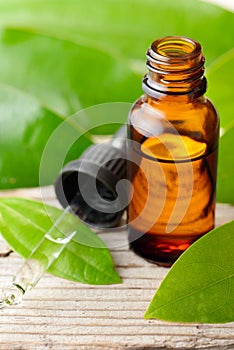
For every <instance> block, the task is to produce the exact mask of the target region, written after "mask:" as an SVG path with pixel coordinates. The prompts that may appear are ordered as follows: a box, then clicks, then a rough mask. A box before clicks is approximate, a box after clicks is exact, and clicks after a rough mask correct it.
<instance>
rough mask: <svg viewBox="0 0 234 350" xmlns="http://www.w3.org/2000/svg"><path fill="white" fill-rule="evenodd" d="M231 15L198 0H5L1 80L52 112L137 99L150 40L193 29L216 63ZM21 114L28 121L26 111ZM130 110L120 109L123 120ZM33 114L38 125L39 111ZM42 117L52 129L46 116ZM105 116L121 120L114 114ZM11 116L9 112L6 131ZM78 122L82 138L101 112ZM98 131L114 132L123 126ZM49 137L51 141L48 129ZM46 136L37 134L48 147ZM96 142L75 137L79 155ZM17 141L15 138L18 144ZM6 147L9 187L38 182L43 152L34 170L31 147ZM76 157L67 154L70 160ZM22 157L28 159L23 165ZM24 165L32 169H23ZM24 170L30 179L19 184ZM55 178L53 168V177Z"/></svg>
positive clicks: (0, 10)
mask: <svg viewBox="0 0 234 350" xmlns="http://www.w3.org/2000/svg"><path fill="white" fill-rule="evenodd" d="M38 14H40V15H38ZM232 18H233V14H232V13H230V12H228V11H226V10H223V9H221V8H219V7H217V6H214V5H211V4H206V3H203V2H200V1H196V0H191V1H190V2H188V1H186V0H178V1H177V2H171V1H170V0H165V1H159V0H146V1H144V5H143V4H142V1H140V0H136V1H135V0H134V1H133V0H125V1H123V0H120V1H117V0H110V1H109V0H97V1H96V2H95V6H94V3H93V0H87V1H85V2H83V1H81V0H77V1H73V0H67V1H59V2H57V1H54V0H8V1H3V0H0V28H1V36H0V49H1V55H0V82H2V83H4V84H7V85H11V86H12V87H16V88H17V89H20V90H21V91H24V92H27V93H28V94H30V95H31V96H33V97H35V98H36V99H37V100H38V101H39V103H40V104H41V105H43V106H45V107H47V110H48V109H49V110H51V111H54V113H52V114H59V115H60V114H62V115H64V116H66V117H67V116H68V114H70V113H73V112H75V111H76V110H77V109H81V108H83V107H85V106H90V105H94V104H98V103H103V102H110V101H111V102H112V101H120V102H121V101H129V102H133V101H134V100H135V98H136V97H137V96H139V95H140V94H141V88H140V85H141V76H142V74H143V72H145V71H146V69H145V63H144V61H145V58H144V52H145V51H146V49H147V47H148V46H149V44H150V42H152V41H153V40H154V39H155V38H158V37H160V36H164V35H168V34H170V35H171V34H180V35H181V34H183V35H187V36H191V37H193V38H194V39H197V40H198V41H200V42H201V43H202V45H203V47H204V52H205V55H206V57H207V62H208V63H209V62H211V61H212V60H213V59H215V58H217V57H218V56H219V55H220V54H223V53H224V52H226V51H227V50H230V48H231V47H232V44H233V43H232V35H231V33H232V32H233V21H232ZM204 28H205V29H206V30H205V34H206V35H204ZM224 28H225V31H224ZM220 33H221V34H222V36H221V37H220V35H221V34H220ZM225 33H226V35H225ZM219 38H220V39H219ZM139 71H140V72H141V74H139ZM229 85H230V84H228V86H229ZM215 89H216V90H217V88H215ZM212 94H213V93H212ZM216 94H217V93H216ZM222 99H223V97H222ZM221 102H222V101H221ZM8 107H9V108H10V106H9V105H8ZM217 107H218V109H219V106H217ZM11 108H13V109H14V106H13V107H12V106H11ZM45 109H46V108H45ZM20 113H21V115H22V119H23V120H24V119H25V117H24V111H23V110H21V112H20ZM126 115H127V113H126V114H124V115H121V117H120V120H119V122H122V121H123V119H124V118H126ZM0 118H1V119H3V118H2V116H0ZM34 118H35V124H36V121H37V116H35V115H34ZM26 119H27V118H26ZM102 120H103V118H102ZM42 122H43V127H44V128H45V129H46V126H45V125H46V124H47V118H44V119H43V121H42ZM106 122H108V123H111V122H115V123H116V118H115V117H113V113H110V114H109V116H108V118H107V119H106ZM12 123H13V121H12V118H11V117H10V116H9V115H8V118H7V119H6V122H5V124H6V128H5V129H4V132H5V135H6V136H7V130H10V128H11V126H12ZM23 124H24V125H25V128H26V123H23ZM32 124H33V122H32ZM78 125H79V132H78V133H77V137H79V136H80V134H81V132H82V131H83V130H87V126H88V128H93V127H94V126H96V125H97V121H96V116H95V113H93V114H92V115H87V114H86V115H85V117H80V119H79V120H78ZM55 127H56V125H54V126H53V127H52V126H51V130H52V129H53V128H55ZM27 129H29V127H28V128H27ZM19 130H21V131H22V134H21V135H19V134H18V138H20V137H21V139H23V137H24V132H25V130H23V129H22V128H19ZM98 130H99V132H102V133H104V132H107V133H113V132H114V131H115V130H116V127H114V126H113V127H109V128H108V129H106V131H105V129H104V128H102V129H100V128H99V129H98ZM34 132H35V131H34ZM34 132H33V134H34ZM12 135H13V134H12ZM27 135H29V136H30V132H28V133H27ZM29 136H28V137H29ZM44 136H45V137H44V141H45V139H46V137H48V136H49V134H48V132H45V133H44ZM86 139H87V138H86ZM44 141H42V140H40V138H38V140H37V145H38V147H39V146H40V147H41V149H42V148H43V145H44V144H45V142H44ZM89 143H90V142H86V143H85V142H84V144H81V143H80V142H79V143H78V144H76V149H77V152H76V153H75V152H74V153H73V156H72V158H74V157H78V156H79V154H80V152H81V151H82V150H83V149H84V148H85V147H86V146H87V145H88V144H89ZM18 146H19V142H18V141H16V140H15V139H14V138H12V147H13V148H15V149H16V148H17V147H18ZM7 147H8V145H7V146H6V148H7ZM61 147H62V146H61ZM63 149H64V148H63ZM2 154H3V156H4V157H5V159H6V160H5V161H4V162H3V163H4V164H5V165H6V164H7V167H6V166H4V169H3V168H2V170H3V172H2V174H4V177H5V178H8V179H9V178H11V179H12V181H11V182H12V183H11V184H10V185H9V181H8V180H7V181H6V188H7V187H16V186H17V187H21V186H32V185H33V186H35V185H36V184H38V181H37V179H36V177H38V172H39V168H38V162H39V157H40V154H41V153H40V152H38V151H37V150H36V151H35V152H34V154H35V156H34V157H37V162H34V161H32V162H31V165H30V166H31V169H29V162H28V158H27V156H26V155H28V153H27V152H26V153H24V152H20V147H19V152H18V153H17V156H16V155H15V154H12V156H11V157H10V155H9V153H5V146H4V147H3V148H2ZM55 155H56V157H58V154H56V152H55ZM34 157H32V160H33V159H34ZM16 158H17V160H16ZM69 159H70V158H69V157H66V161H68V160H69ZM19 164H24V170H23V169H20V168H19ZM22 171H23V172H24V174H25V173H27V172H28V175H26V176H25V175H24V174H23V175H22V176H19V174H18V173H20V172H22ZM17 177H18V178H21V179H22V178H24V180H23V181H21V180H20V179H19V180H17V183H16V182H15V180H14V178H17ZM4 181H5V180H4V179H3V182H4ZM3 182H2V187H3V186H4V184H3ZM13 182H15V184H14V183H13ZM51 182H52V176H51V175H50V172H48V177H47V179H46V183H51ZM43 184H45V183H43Z"/></svg>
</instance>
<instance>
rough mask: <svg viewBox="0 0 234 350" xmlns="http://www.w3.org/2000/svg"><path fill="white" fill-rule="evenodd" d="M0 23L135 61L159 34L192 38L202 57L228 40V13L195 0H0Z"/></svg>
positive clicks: (230, 27)
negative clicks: (201, 45)
mask: <svg viewBox="0 0 234 350" xmlns="http://www.w3.org/2000/svg"><path fill="white" fill-rule="evenodd" d="M38 14H40V15H38ZM0 24H1V25H2V27H14V28H15V27H18V28H20V27H21V28H27V29H29V30H30V31H34V32H35V31H37V32H41V33H42V32H43V33H45V34H46V35H51V36H54V37H60V38H66V39H68V40H71V41H73V42H76V43H79V44H80V43H81V44H83V43H84V44H85V45H88V46H89V47H95V48H103V49H105V50H106V51H108V52H110V53H111V54H116V55H117V54H122V55H124V56H126V57H128V58H131V59H141V60H142V59H143V60H144V52H145V50H146V48H147V46H148V45H149V44H150V43H151V42H152V41H153V40H155V39H156V38H158V37H160V36H165V35H172V34H173V35H176V34H178V35H186V36H191V37H193V38H194V39H197V40H198V41H200V42H201V43H202V44H203V45H204V48H205V53H206V57H207V60H208V62H210V61H212V60H213V59H214V58H215V57H217V56H219V55H220V54H222V53H223V52H225V51H227V50H228V49H230V48H231V47H232V45H233V42H232V35H231V33H233V17H232V14H231V13H230V12H228V11H226V10H224V9H221V8H219V7H217V6H215V5H212V4H208V3H204V2H201V1H198V0H190V1H187V0H177V1H171V0H164V1H160V0H144V2H142V1H141V0H96V1H95V2H94V1H93V0H86V1H82V0H76V1H74V0H66V1H54V0H32V1H28V0H17V1H16V0H8V1H5V0H1V1H0ZM225 33H226V34H227V35H225ZM204 34H205V35H204ZM116 58H117V59H118V57H117V56H116Z"/></svg>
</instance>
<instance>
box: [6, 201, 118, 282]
mask: <svg viewBox="0 0 234 350" xmlns="http://www.w3.org/2000/svg"><path fill="white" fill-rule="evenodd" d="M0 211H1V215H0V232H1V234H2V236H3V237H4V239H5V240H6V241H7V243H8V244H9V245H10V246H11V247H12V249H14V250H15V251H16V252H17V253H19V254H21V255H22V256H23V257H24V258H27V257H28V256H29V255H30V253H31V252H32V250H33V249H34V248H35V247H36V246H37V244H38V243H39V242H40V240H41V239H42V237H44V235H45V234H46V232H48V230H49V229H50V227H51V226H52V224H53V223H54V221H55V220H56V219H57V218H58V217H59V216H60V215H61V213H62V211H61V210H59V209H57V208H54V207H51V206H49V205H45V204H43V203H40V202H35V201H31V200H26V199H20V198H1V199H0ZM64 220H67V224H68V225H71V224H73V222H74V224H75V225H77V233H76V235H75V237H74V238H73V240H72V241H70V242H69V243H68V245H67V246H66V247H65V249H64V250H63V252H62V253H61V255H60V256H59V257H58V259H56V260H55V262H54V263H53V265H52V266H51V267H50V268H49V270H48V271H49V272H50V273H52V274H54V275H56V276H59V277H62V278H65V279H69V280H73V281H77V282H82V283H89V284H111V283H119V282H121V281H120V277H119V276H118V274H117V273H116V272H115V271H114V266H113V260H112V258H111V255H110V253H109V251H108V249H107V248H106V246H105V244H104V243H103V242H102V241H101V239H100V238H99V237H98V236H97V235H96V234H94V233H93V232H92V231H91V230H90V229H89V228H88V227H87V226H86V225H84V224H82V223H81V222H80V221H79V220H78V219H77V218H76V217H74V216H73V215H72V214H69V215H68V216H66V217H65V218H64ZM51 244H53V243H51Z"/></svg>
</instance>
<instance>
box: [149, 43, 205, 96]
mask: <svg viewBox="0 0 234 350" xmlns="http://www.w3.org/2000/svg"><path fill="white" fill-rule="evenodd" d="M146 57H147V62H146V66H147V68H148V70H149V72H148V74H146V75H145V77H144V79H143V90H144V91H145V93H146V94H148V95H150V96H152V97H156V98H157V97H158V95H159V94H166V95H185V94H187V95H190V96H191V97H193V98H197V97H199V96H201V95H203V94H204V93H205V92H206V87H207V83H206V78H205V77H204V75H203V74H204V70H205V69H204V63H205V58H204V56H203V54H202V48H201V45H200V44H199V43H198V42H196V41H194V40H192V39H189V38H186V37H181V36H168V37H165V38H162V39H159V40H156V41H155V42H153V44H152V45H151V47H150V48H149V50H148V51H147V53H146Z"/></svg>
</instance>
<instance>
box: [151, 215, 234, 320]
mask: <svg viewBox="0 0 234 350" xmlns="http://www.w3.org/2000/svg"><path fill="white" fill-rule="evenodd" d="M233 231H234V221H232V222H230V223H228V224H225V225H223V226H221V227H218V228H216V229H215V230H213V231H211V232H209V233H208V234H206V235H205V236H203V237H202V238H200V239H199V240H198V241H197V242H195V243H194V244H193V245H192V246H191V247H190V248H189V249H188V250H186V251H185V253H183V254H182V255H181V257H180V258H179V259H178V260H177V261H176V263H175V264H174V265H173V266H172V268H171V270H170V271H169V273H168V274H167V276H166V278H165V279H164V280H163V282H162V284H161V286H160V287H159V289H158V291H157V292H156V294H155V296H154V298H153V299H152V301H151V303H150V305H149V307H148V309H147V311H146V313H145V318H158V319H162V320H166V321H174V322H201V323H225V322H232V321H234V308H233V305H234V259H233V251H234V240H233Z"/></svg>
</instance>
